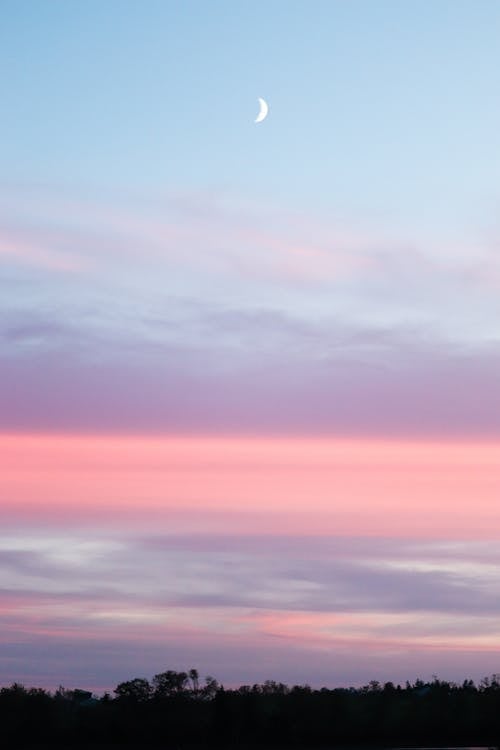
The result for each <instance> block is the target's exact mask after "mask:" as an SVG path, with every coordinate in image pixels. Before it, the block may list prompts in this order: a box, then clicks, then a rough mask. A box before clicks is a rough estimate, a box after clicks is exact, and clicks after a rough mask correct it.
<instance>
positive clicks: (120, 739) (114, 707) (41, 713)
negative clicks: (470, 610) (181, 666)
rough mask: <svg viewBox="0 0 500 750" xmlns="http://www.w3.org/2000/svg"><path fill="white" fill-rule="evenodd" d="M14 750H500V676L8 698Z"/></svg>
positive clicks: (5, 717)
mask: <svg viewBox="0 0 500 750" xmlns="http://www.w3.org/2000/svg"><path fill="white" fill-rule="evenodd" d="M0 727H1V733H2V738H3V741H4V742H5V746H7V747H16V746H26V747H31V746H33V747H35V746H36V747H39V746H40V745H43V744H49V743H50V745H51V746H52V747H54V746H64V747H76V746H85V747H94V746H99V747H103V748H104V747H107V746H113V745H120V746H123V745H133V746H134V747H137V748H145V747H154V748H160V747H164V748H172V750H182V749H183V748H205V747H209V748H212V747H214V748H215V747H217V748H220V747H224V748H253V747H266V748H278V747H285V746H286V747H287V748H289V747H305V746H307V747H322V748H324V747H327V746H328V747H354V746H358V747H363V746H364V747H366V746H371V747H404V746H408V747H409V746H415V745H418V746H433V747H436V746H439V745H441V746H465V745H467V746H477V745H485V746H489V747H493V746H499V745H500V675H496V674H494V675H492V676H491V677H486V678H484V679H483V680H481V681H480V682H479V683H478V684H476V683H474V681H473V680H470V679H466V680H464V681H463V682H462V683H461V684H457V683H454V682H448V681H446V680H441V679H438V678H437V677H433V679H432V680H431V681H428V682H424V681H423V680H420V679H418V680H416V681H415V682H413V683H411V682H406V683H405V685H404V686H402V685H395V684H393V683H392V682H385V683H383V684H382V683H380V682H378V681H376V680H373V681H371V682H369V683H368V684H367V685H364V686H363V687H360V688H354V687H349V688H332V689H330V688H325V687H323V688H320V689H313V688H311V687H310V686H309V685H293V686H288V685H285V684H284V683H282V682H275V681H273V680H267V681H266V682H264V683H262V684H254V685H241V686H240V687H238V688H233V689H225V688H224V686H223V685H222V684H220V683H219V682H218V681H217V680H216V679H215V678H214V677H211V676H209V677H205V678H204V679H203V680H201V679H200V677H199V674H198V671H197V670H196V669H190V670H188V671H186V672H178V671H175V670H167V671H165V672H160V673H158V674H156V675H155V676H154V677H153V678H152V679H151V680H147V679H146V678H144V677H136V678H134V679H131V680H128V681H126V682H121V683H120V684H119V685H117V686H116V688H115V690H114V694H113V695H111V694H109V693H106V694H104V695H103V696H101V697H97V696H94V695H93V694H92V693H91V692H89V691H86V690H80V689H76V690H67V689H65V688H63V687H60V688H58V690H56V691H54V692H50V691H47V690H43V689H41V688H26V687H24V686H23V685H20V684H17V683H15V684H13V685H11V686H10V687H3V688H1V689H0Z"/></svg>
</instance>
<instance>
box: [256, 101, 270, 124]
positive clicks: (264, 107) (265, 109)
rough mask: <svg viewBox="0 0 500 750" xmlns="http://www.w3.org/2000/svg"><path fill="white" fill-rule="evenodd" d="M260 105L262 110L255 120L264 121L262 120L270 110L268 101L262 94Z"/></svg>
mask: <svg viewBox="0 0 500 750" xmlns="http://www.w3.org/2000/svg"><path fill="white" fill-rule="evenodd" d="M259 107H260V112H259V114H258V115H257V117H256V119H255V120H254V122H262V120H265V119H266V117H267V113H268V112H269V107H268V106H267V102H266V101H264V99H261V97H260V96H259Z"/></svg>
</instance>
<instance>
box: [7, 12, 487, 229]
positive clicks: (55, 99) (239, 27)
mask: <svg viewBox="0 0 500 750" xmlns="http://www.w3.org/2000/svg"><path fill="white" fill-rule="evenodd" d="M499 22H500V7H499V6H498V4H497V3H495V2H480V3H472V2H437V3H431V2H425V3H399V2H351V3H344V2H314V3H305V2H276V1H275V2H269V3H267V2H266V3H263V2H260V3H259V2H257V3H254V2H252V3H250V2H241V3H233V2H213V3H205V2H185V3H184V2H183V3H173V2H170V3H165V2H146V3H135V2H113V1H111V0H109V1H108V2H104V3H102V2H92V1H91V2H85V3H74V2H72V3H63V2H47V3H40V2H27V1H24V2H20V3H19V2H16V3H14V2H7V3H4V5H3V22H2V30H1V31H0V42H1V44H0V47H1V52H0V62H1V65H0V82H1V88H2V97H1V100H2V103H1V108H2V129H3V138H2V141H3V146H2V147H1V151H0V154H1V159H2V164H3V174H4V179H5V178H7V179H9V178H10V179H12V180H27V181H41V182H46V181H50V182H52V181H56V182H59V183H66V184H68V183H69V184H73V185H74V184H75V183H84V184H86V185H87V186H90V187H95V186H96V185H102V184H104V185H107V186H112V187H116V186H130V187H133V186H137V185H141V186H148V187H150V186H157V187H161V188H165V187H169V188H172V187H175V189H182V188H184V189H186V190H196V189H215V190H221V191H227V192H232V191H235V190H237V191H238V192H240V193H242V194H243V195H246V196H250V197H255V196H256V197H258V198H259V199H260V198H263V199H264V200H272V201H274V202H275V203H276V204H278V205H280V204H281V205H283V204H285V205H287V206H290V205H293V206H295V207H301V208H304V207H313V208H314V209H315V210H319V211H322V212H325V213H326V212H333V213H334V214H335V215H337V216H340V217H348V218H349V219H350V220H357V221H363V220H367V219H369V220H370V221H377V222H382V223H385V222H396V223H399V224H402V225H403V226H407V227H410V229H413V230H414V229H417V228H418V230H419V231H422V230H423V229H425V228H426V227H427V228H429V229H435V230H441V229H442V228H443V227H444V228H448V229H450V228H451V225H454V227H455V228H456V223H457V218H459V219H460V222H461V223H463V227H464V230H465V231H467V228H468V226H469V225H470V224H471V223H475V222H479V223H481V222H483V223H485V224H488V222H491V221H492V218H491V214H493V213H494V210H495V207H496V205H497V200H498V190H497V182H498V174H499V166H500V162H499V157H498V153H499V149H498V146H499V135H498V133H499V132H500V109H499V98H498V96H496V92H498V91H499V89H500V65H499V64H498V63H499V52H498V48H497V39H498V30H499ZM258 96H263V97H265V98H266V99H267V100H268V101H269V104H270V107H271V114H270V116H269V118H268V120H267V121H266V123H265V125H262V126H261V127H255V126H254V125H253V119H254V117H255V116H256V111H257V101H256V99H257V97H258Z"/></svg>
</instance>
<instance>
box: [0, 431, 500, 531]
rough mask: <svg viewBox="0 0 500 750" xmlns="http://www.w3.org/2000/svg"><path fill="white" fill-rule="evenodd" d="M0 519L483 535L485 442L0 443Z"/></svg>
mask: <svg viewBox="0 0 500 750" xmlns="http://www.w3.org/2000/svg"><path fill="white" fill-rule="evenodd" d="M0 449H1V455H2V464H3V467H2V476H1V479H0V492H1V496H2V498H3V503H2V511H1V512H2V517H3V520H4V523H5V522H7V521H8V520H9V518H10V519H16V518H17V519H20V518H22V517H23V516H24V517H29V516H31V517H32V518H36V519H37V522H38V523H40V522H43V519H44V518H49V517H50V518H52V519H55V518H57V517H60V518H64V519H66V521H70V520H71V519H73V520H74V521H75V522H77V519H82V520H85V519H86V520H87V522H92V521H97V519H100V521H101V522H103V523H111V524H112V523H116V524H118V525H119V526H124V527H127V526H129V525H130V526H131V527H133V526H134V524H136V523H139V524H140V525H141V526H142V527H147V526H148V524H150V526H151V528H156V527H157V525H158V524H161V525H163V527H164V528H167V527H168V528H171V529H172V528H173V529H175V528H177V529H179V530H182V531H183V532H186V531H189V529H192V530H193V531H199V530H202V529H205V528H210V529H211V530H212V531H215V530H217V529H219V530H225V531H227V530H232V531H234V532H238V530H239V531H240V533H244V532H245V531H246V532H247V533H249V532H260V533H280V531H281V532H283V533H287V534H290V533H292V534H293V533H313V534H337V535H338V534H341V535H346V534H347V535H352V534H360V535H369V536H370V535H385V536H399V535H402V536H411V535H424V536H437V537H443V538H445V537H450V538H460V537H464V538H470V537H471V536H474V535H475V536H477V537H478V538H485V537H495V538H496V535H497V532H496V531H495V529H498V528H500V524H498V523H497V521H498V520H499V515H498V513H499V511H498V492H499V488H500V463H499V461H498V445H497V444H496V443H495V442H476V443H470V442H432V441H428V442H426V441H420V442H418V441H404V442H402V441H387V440H385V441H384V440H366V439H365V440H341V439H333V438H321V439H320V438H318V439H312V438H304V439H298V438H296V439H287V438H276V439H273V438H265V439H259V438H243V437H239V438H236V437H235V438H217V437H214V438H208V437H207V438H196V437H191V438H179V437H156V438H141V437H119V436H108V437H106V436H99V437H91V436H87V437H78V436H54V435H52V436H51V435H10V436H9V435H3V436H2V437H1V438H0Z"/></svg>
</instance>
